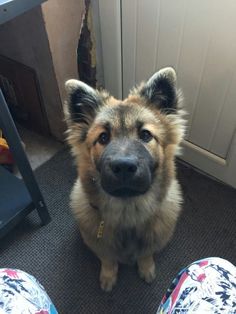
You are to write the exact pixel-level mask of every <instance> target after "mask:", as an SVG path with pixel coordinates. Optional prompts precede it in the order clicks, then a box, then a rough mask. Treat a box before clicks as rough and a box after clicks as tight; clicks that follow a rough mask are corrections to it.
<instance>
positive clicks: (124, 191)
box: [105, 187, 147, 198]
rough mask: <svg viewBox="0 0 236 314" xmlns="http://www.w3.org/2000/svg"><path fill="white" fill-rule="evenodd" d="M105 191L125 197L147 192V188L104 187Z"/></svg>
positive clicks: (115, 195)
mask: <svg viewBox="0 0 236 314" xmlns="http://www.w3.org/2000/svg"><path fill="white" fill-rule="evenodd" d="M105 191H106V192H107V193H108V194H110V195H111V196H114V197H120V198H127V197H135V196H139V195H142V194H144V193H146V192H147V189H133V188H130V187H121V188H117V189H107V188H106V189H105Z"/></svg>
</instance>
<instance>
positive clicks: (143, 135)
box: [139, 130, 153, 143]
mask: <svg viewBox="0 0 236 314" xmlns="http://www.w3.org/2000/svg"><path fill="white" fill-rule="evenodd" d="M139 138H140V139H141V140H142V141H143V142H146V143H148V142H150V141H151V140H152V139H153V136H152V134H151V132H149V131H148V130H141V131H140V133H139Z"/></svg>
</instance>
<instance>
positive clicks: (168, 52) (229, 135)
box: [100, 0, 236, 187]
mask: <svg viewBox="0 0 236 314" xmlns="http://www.w3.org/2000/svg"><path fill="white" fill-rule="evenodd" d="M108 6H110V9H109V7H108ZM104 7H106V10H108V11H109V12H110V13H112V17H111V14H110V15H109V16H110V18H109V20H110V21H109V22H108V21H107V19H106V16H107V14H108V12H107V13H106V12H105V11H104V10H105V9H104ZM111 8H112V9H111ZM104 14H105V15H104ZM100 15H101V17H102V20H101V32H102V35H103V28H105V30H107V31H108V29H109V33H108V34H106V36H104V37H103V38H102V40H103V46H104V47H105V48H106V47H107V46H108V45H109V47H110V50H107V49H106V51H103V52H104V54H105V55H106V58H105V59H104V56H103V64H104V69H105V72H106V71H107V73H110V75H111V73H112V84H113V86H112V89H113V92H116V94H118V95H119V94H120V89H121V87H120V88H119V86H122V87H123V88H122V94H123V97H125V96H126V95H127V94H128V90H129V89H130V88H131V87H132V86H134V85H135V84H136V83H138V82H140V81H142V80H144V79H147V78H148V77H149V76H150V75H151V74H152V73H153V72H155V71H156V70H158V69H160V68H162V67H165V66H173V67H174V68H175V69H176V71H177V75H178V84H179V87H181V88H182V90H183V93H184V96H185V105H186V108H187V111H188V113H189V115H188V125H189V128H188V132H187V135H186V140H185V143H184V147H185V149H184V154H183V156H182V158H183V160H185V161H187V162H189V163H190V164H192V165H194V166H196V167H198V168H199V169H201V170H203V171H205V172H206V173H208V174H210V175H212V176H214V177H216V178H218V179H220V180H222V181H224V182H225V183H228V184H230V185H232V186H234V187H236V1H235V0H225V1H222V0H178V1H174V0H120V1H119V0H112V1H111V0H100ZM104 18H105V20H104ZM117 37H118V38H119V40H118V41H114V38H117ZM112 50H113V51H114V53H116V54H115V57H116V58H117V50H118V51H121V53H120V60H119V59H117V60H115V58H114V54H112ZM114 64H115V65H116V67H117V68H118V69H120V70H119V71H118V72H119V73H118V74H116V73H114ZM120 80H121V81H122V82H121V83H120ZM110 82H111V80H106V77H105V83H107V84H106V86H107V88H109V84H110ZM114 84H117V86H118V87H117V88H118V89H117V91H114V89H115V87H114Z"/></svg>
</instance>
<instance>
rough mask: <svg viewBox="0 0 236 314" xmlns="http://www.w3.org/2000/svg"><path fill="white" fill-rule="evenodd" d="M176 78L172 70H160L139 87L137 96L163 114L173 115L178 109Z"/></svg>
mask: <svg viewBox="0 0 236 314" xmlns="http://www.w3.org/2000/svg"><path fill="white" fill-rule="evenodd" d="M176 78H177V77H176V72H175V70H174V69H173V68H171V67H168V68H164V69H161V70H160V71H158V72H156V73H155V74H154V75H153V76H152V77H151V78H150V79H149V80H148V81H147V82H146V83H145V84H144V85H143V86H142V87H141V89H140V90H139V94H140V96H141V97H144V98H145V99H146V101H147V103H149V104H151V105H154V106H155V107H156V108H157V109H160V110H163V112H164V113H166V114H168V113H174V112H175V111H176V109H178V91H177V88H176Z"/></svg>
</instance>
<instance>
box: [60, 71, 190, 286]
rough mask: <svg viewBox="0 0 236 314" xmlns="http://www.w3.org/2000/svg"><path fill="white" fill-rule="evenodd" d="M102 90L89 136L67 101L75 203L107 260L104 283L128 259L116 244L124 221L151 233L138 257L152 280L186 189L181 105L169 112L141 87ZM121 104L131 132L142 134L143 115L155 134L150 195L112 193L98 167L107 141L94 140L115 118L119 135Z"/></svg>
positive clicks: (84, 228) (86, 233) (85, 231)
mask: <svg viewBox="0 0 236 314" xmlns="http://www.w3.org/2000/svg"><path fill="white" fill-rule="evenodd" d="M170 75H172V73H170ZM73 84H74V83H73ZM74 85H75V84H74ZM74 85H73V86H74ZM71 88H72V87H71ZM67 89H68V87H67ZM97 93H99V92H98V91H97ZM100 95H101V98H102V99H103V106H102V107H101V108H100V109H99V110H98V113H97V115H96V117H95V119H94V121H93V122H92V124H91V125H90V127H89V130H88V134H87V137H86V140H85V141H84V142H80V141H79V140H78V138H79V137H80V134H81V131H82V130H81V128H82V126H80V125H77V124H76V123H73V122H72V121H71V119H70V115H69V113H68V109H67V104H66V106H65V115H66V119H67V123H68V142H69V144H70V145H71V147H72V152H73V155H74V156H75V157H76V162H77V166H78V172H79V177H78V179H77V181H76V183H75V185H74V188H73V191H72V193H71V207H72V209H73V212H74V214H75V217H76V219H77V220H78V223H79V227H80V232H81V234H82V237H83V239H84V241H85V243H86V244H87V245H88V246H89V247H90V248H91V249H92V250H93V252H94V253H95V254H96V255H97V256H98V257H99V258H100V260H101V262H102V267H101V274H100V281H101V287H102V288H103V289H104V290H107V291H110V290H111V289H112V287H113V286H114V284H115V282H116V278H117V271H118V262H125V261H124V260H122V258H121V256H119V251H117V250H116V248H115V245H114V243H115V241H116V239H115V237H116V230H117V229H119V228H120V227H121V226H122V228H127V229H129V228H135V230H136V233H137V235H140V236H141V237H143V238H145V241H146V242H145V243H147V245H146V247H145V249H144V250H143V251H142V252H141V253H140V254H139V253H137V256H135V259H136V260H137V262H138V267H139V273H140V276H141V277H142V278H144V279H145V280H146V281H147V282H150V281H152V280H153V279H154V278H155V264H154V261H153V257H152V256H153V253H154V252H157V251H160V250H161V249H162V248H163V247H164V246H165V245H166V244H167V242H168V241H169V240H170V238H171V236H172V234H173V232H174V229H175V225H176V221H177V219H178V216H179V214H180V211H181V203H182V195H181V191H180V187H179V184H178V182H177V180H176V174H175V164H174V158H175V155H176V154H177V153H178V147H179V144H180V142H181V140H182V138H183V134H184V126H183V118H182V116H183V112H182V111H181V110H180V111H179V112H178V114H169V115H165V114H163V113H162V111H161V110H157V109H154V108H153V107H148V105H147V103H146V102H145V100H144V99H143V98H142V97H140V96H139V88H138V89H136V90H133V91H132V93H131V94H130V95H129V97H128V98H127V99H125V100H124V101H123V102H122V101H119V100H116V99H115V98H113V97H111V96H109V94H108V93H106V92H102V93H101V94H100ZM68 101H69V100H68ZM118 105H124V106H128V107H129V109H128V110H127V112H126V115H125V118H124V121H123V123H124V125H125V127H126V128H127V132H128V136H129V137H131V138H136V137H137V131H136V129H135V122H136V121H138V120H141V121H142V122H143V123H144V125H145V128H146V129H148V130H150V131H151V132H152V134H153V135H154V137H155V138H154V139H153V140H152V141H151V142H150V143H147V144H146V148H147V150H148V151H149V152H150V154H151V155H152V157H153V158H154V159H156V160H158V168H157V169H156V172H157V173H156V179H155V180H154V182H153V183H152V185H151V188H150V189H149V190H148V191H147V192H146V193H145V194H144V195H140V196H137V197H132V198H128V199H127V198H126V199H121V198H116V197H112V196H110V195H109V194H107V193H106V192H105V191H104V190H103V189H102V188H101V185H100V174H99V172H98V171H97V170H96V167H95V164H96V161H97V160H98V159H99V157H100V156H101V154H102V152H103V150H104V147H103V146H102V145H100V144H99V143H96V144H95V145H93V143H94V142H95V141H96V139H97V138H98V136H99V134H100V133H101V132H103V131H104V126H103V124H104V122H107V121H109V122H110V124H111V125H112V133H111V138H116V137H117V136H118V135H119V134H120V132H121V130H120V128H121V125H120V122H119V119H118V117H117V116H116V115H115V114H114V112H113V111H112V110H113V108H116V107H117V106H118ZM121 149H122V148H121ZM101 221H104V223H105V225H104V231H103V236H102V238H101V239H97V233H98V229H99V225H100V223H101Z"/></svg>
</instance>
